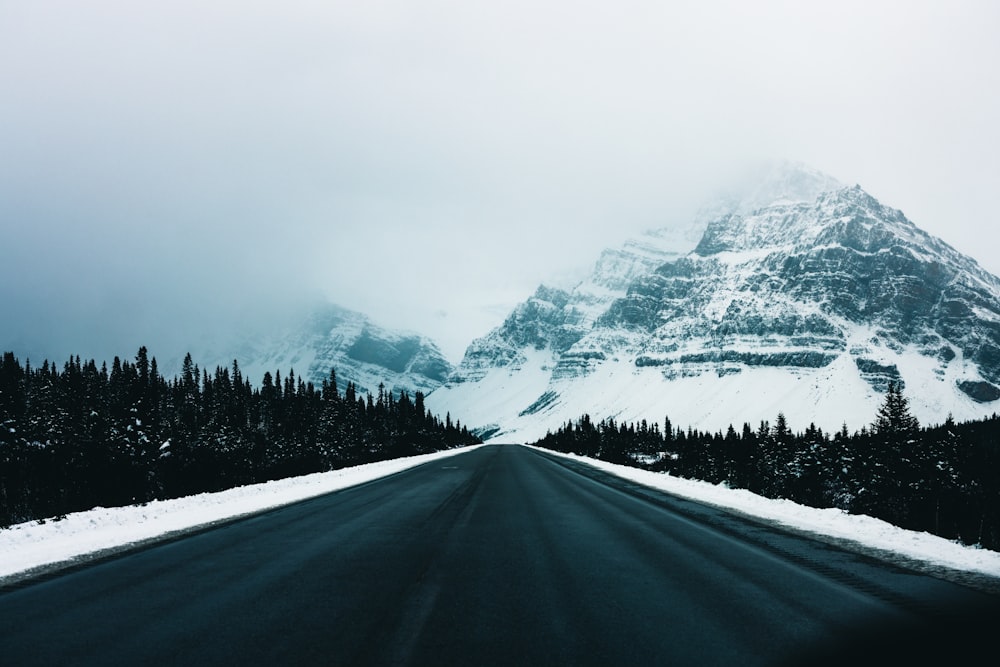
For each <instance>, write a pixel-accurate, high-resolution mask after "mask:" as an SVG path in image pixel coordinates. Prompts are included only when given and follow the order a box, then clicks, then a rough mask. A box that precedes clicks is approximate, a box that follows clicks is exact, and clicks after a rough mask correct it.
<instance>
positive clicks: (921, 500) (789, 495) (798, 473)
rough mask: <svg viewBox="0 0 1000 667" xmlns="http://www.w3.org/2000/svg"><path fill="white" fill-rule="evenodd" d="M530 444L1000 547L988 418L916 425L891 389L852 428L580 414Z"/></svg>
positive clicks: (999, 445)
mask: <svg viewBox="0 0 1000 667" xmlns="http://www.w3.org/2000/svg"><path fill="white" fill-rule="evenodd" d="M535 444H536V445H538V446H541V447H545V448H548V449H553V450H556V451H560V452H566V453H575V454H581V455H584V456H590V457H593V458H598V459H602V460H604V461H609V462H612V463H620V464H625V465H631V466H635V467H640V468H646V469H648V470H653V471H660V472H667V473H670V474H672V475H676V476H678V477H685V478H688V479H699V480H704V481H706V482H711V483H713V484H723V483H724V484H726V485H727V486H729V487H730V488H739V489H749V490H750V491H753V492H754V493H758V494H760V495H763V496H766V497H768V498H785V499H788V500H792V501H794V502H797V503H801V504H804V505H809V506H812V507H837V508H840V509H842V510H845V511H848V512H851V513H854V514H867V515H869V516H873V517H876V518H880V519H883V520H885V521H888V522H890V523H892V524H894V525H897V526H900V527H902V528H907V529H911V530H918V531H926V532H929V533H932V534H935V535H940V536H942V537H945V538H948V539H953V540H959V541H961V542H963V543H965V544H977V545H980V546H982V547H984V548H987V549H993V550H1000V417H998V416H997V415H995V414H994V415H993V416H992V417H990V418H987V419H981V420H975V421H970V422H965V423H955V421H954V420H953V419H952V418H951V417H950V416H949V418H948V419H947V420H946V421H945V423H944V424H941V425H938V426H933V427H928V428H922V427H921V426H920V424H919V423H918V421H917V419H916V418H915V417H913V416H912V415H911V414H910V412H909V405H908V401H907V399H906V397H905V396H903V394H902V392H901V391H900V390H899V389H898V387H896V386H895V385H891V386H890V387H889V391H888V393H887V394H886V398H885V401H884V403H883V404H882V406H881V407H880V409H879V410H878V413H877V415H876V418H875V421H874V422H873V423H872V424H871V426H870V427H865V428H863V429H861V430H860V431H857V432H854V433H849V432H848V429H847V426H846V425H844V426H843V427H842V428H841V429H840V430H839V431H838V432H836V433H833V434H830V433H825V432H824V431H823V430H822V429H820V428H817V427H816V426H815V425H813V424H810V425H809V427H808V428H807V429H805V431H802V432H793V431H792V429H791V428H790V427H789V424H788V420H787V419H786V418H785V415H784V414H778V416H777V418H776V419H775V422H774V423H773V424H771V423H769V422H767V421H764V422H761V423H760V425H759V426H758V427H757V428H753V427H751V426H750V424H744V425H743V428H742V429H741V430H737V429H735V428H733V426H729V428H728V429H727V430H726V432H725V433H723V432H721V431H718V432H715V433H711V432H703V431H697V430H693V429H690V428H688V429H686V430H685V429H682V428H675V427H674V426H673V425H672V424H671V422H670V419H669V418H667V419H666V420H665V421H664V424H663V427H662V429H661V427H660V425H659V424H656V423H653V424H649V423H648V422H647V421H646V420H642V421H641V422H639V423H638V424H634V423H630V424H625V423H620V424H619V423H616V422H615V421H614V420H613V419H604V420H602V421H600V422H598V423H596V424H595V423H593V422H592V420H591V418H590V417H589V416H588V415H584V416H583V417H581V418H580V419H578V420H577V421H576V422H569V423H567V424H565V425H564V426H563V427H561V428H560V429H558V430H557V431H556V432H555V433H551V432H550V433H548V434H547V435H546V436H545V438H543V439H542V440H540V441H538V442H537V443H535Z"/></svg>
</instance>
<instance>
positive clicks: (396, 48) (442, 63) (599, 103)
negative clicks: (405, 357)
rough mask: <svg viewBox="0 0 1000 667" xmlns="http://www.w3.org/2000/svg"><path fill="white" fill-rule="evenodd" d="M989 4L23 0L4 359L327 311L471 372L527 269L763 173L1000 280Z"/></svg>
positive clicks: (526, 288) (1, 216) (13, 71)
mask: <svg viewBox="0 0 1000 667" xmlns="http://www.w3.org/2000/svg"><path fill="white" fill-rule="evenodd" d="M998 18H1000V10H998V9H997V8H996V5H995V4H993V3H988V2H958V3H949V4H947V5H941V4H936V3H914V2H905V3H904V2H898V3H862V2H837V3H832V2H831V3H809V4H808V5H801V4H790V3H780V2H758V3H743V2H718V1H717V2H701V3H682V4H678V3H654V2H624V3H616V4H615V5H613V6H612V5H609V4H607V3H588V2H582V3H581V2H573V3H570V2H554V3H541V4H539V3H527V2H521V1H513V2H506V3H488V4H486V5H484V4H483V3H462V2H441V1H437V2H434V1H431V2H424V3H418V4H414V3H403V2H392V1H384V2H365V3H356V2H350V3H349V2H333V3H327V2H311V1H307V0H298V1H294V2H287V3H282V4H281V5H280V6H279V5H276V4H274V3H265V2H240V3H236V2H213V3H196V2H192V1H187V0H182V1H179V2H173V3H159V4H147V3H141V4H139V3H133V2H125V1H123V0H120V1H117V2H115V1H109V0H104V1H97V2H90V3H77V2H69V1H68V0H55V1H53V2H46V3H6V4H5V5H4V6H2V7H0V86H2V89H3V90H4V91H5V95H4V102H3V103H2V104H0V155H2V157H0V224H2V225H3V232H4V238H5V243H4V246H5V254H6V255H7V256H8V257H7V259H6V260H5V261H4V262H3V266H2V268H0V272H2V274H0V279H2V287H0V297H2V298H3V301H4V303H6V304H8V307H9V308H12V309H13V311H12V317H11V318H5V321H4V323H3V324H2V325H0V345H2V344H6V345H11V344H13V343H12V342H10V341H13V342H18V341H20V343H19V344H24V341H32V340H34V341H41V340H42V339H43V338H49V339H53V340H54V339H59V340H60V341H61V343H60V345H61V348H64V347H69V348H71V349H72V348H73V347H74V345H73V343H74V341H84V340H85V339H87V338H91V339H94V340H100V341H104V344H103V347H101V346H99V345H97V344H96V343H83V342H81V343H80V348H88V347H89V348H90V349H95V350H96V349H98V348H100V349H101V351H100V352H95V354H106V353H107V352H106V349H108V348H111V347H117V346H127V348H126V349H125V350H122V353H124V354H127V353H128V351H129V350H131V349H132V348H133V347H135V346H136V345H138V344H140V343H142V342H147V341H148V342H149V343H150V344H151V345H155V340H154V339H156V340H164V341H165V343H164V344H165V345H166V344H167V342H166V341H167V339H170V341H171V342H170V343H169V344H170V345H182V344H183V341H184V340H187V339H190V338H192V337H196V336H199V335H202V334H203V330H204V329H206V328H213V327H214V328H219V329H222V328H225V327H227V326H235V325H238V324H239V322H240V321H241V319H242V318H245V317H248V315H247V313H254V312H256V313H258V314H261V316H263V313H265V312H271V311H272V310H274V309H275V308H278V307H280V306H283V304H286V303H287V302H288V301H289V300H292V301H298V300H300V299H305V298H311V297H312V296H313V295H314V294H316V293H322V294H326V295H328V296H330V297H331V298H333V299H335V300H337V301H338V302H340V303H342V304H343V305H346V306H348V307H352V308H356V309H359V310H363V311H366V312H369V313H371V314H372V315H373V316H375V317H376V319H378V320H381V321H383V322H385V323H386V324H388V325H390V326H404V327H406V328H410V329H417V330H421V331H424V332H426V333H429V334H431V335H432V336H435V337H437V338H439V339H448V343H447V348H448V352H449V354H450V355H451V356H452V357H457V356H459V355H460V353H461V349H462V348H463V347H464V342H467V341H468V340H469V339H471V338H472V337H473V336H476V335H480V334H482V333H485V330H486V329H488V328H489V327H490V326H493V325H495V324H496V323H498V322H499V321H500V320H501V319H502V314H499V315H498V313H503V312H505V308H507V307H509V306H510V305H512V304H513V303H514V302H516V301H517V300H520V299H522V298H524V296H526V295H527V294H530V292H531V291H533V288H534V286H535V285H536V284H537V283H538V282H541V281H544V280H550V279H551V277H552V276H555V275H561V274H563V273H565V272H567V271H571V270H575V269H578V268H579V267H580V266H586V264H588V263H589V262H591V261H593V260H594V259H595V258H596V256H597V253H598V252H599V251H600V249H601V248H603V247H605V246H607V245H612V244H616V243H619V242H620V241H622V240H623V239H624V238H626V237H627V236H628V235H630V234H633V233H635V232H637V231H638V230H641V229H643V228H647V227H652V226H659V225H663V224H671V223H674V222H678V221H682V220H683V219H684V218H685V216H686V215H688V214H689V212H690V210H691V208H693V206H694V205H695V203H696V202H697V201H698V200H699V198H700V197H702V196H703V194H704V193H706V192H707V191H708V190H709V189H710V188H711V186H712V185H713V184H715V183H716V182H718V181H719V180H720V179H721V178H722V177H723V176H722V174H723V172H726V171H727V170H729V169H732V168H735V166H737V165H738V164H739V163H741V162H743V161H746V160H750V159H755V158H759V157H778V158H790V159H795V160H802V161H804V162H807V163H809V164H812V165H813V166H815V167H817V168H820V169H823V170H826V171H828V172H830V173H831V174H833V175H834V176H836V177H837V178H839V179H841V180H843V181H847V182H858V183H860V184H862V186H864V187H865V188H866V189H868V190H869V191H871V192H872V193H873V194H875V195H876V196H878V197H880V198H881V199H883V201H884V202H885V203H887V204H889V205H892V206H896V207H899V208H902V209H903V210H904V212H906V213H907V214H908V215H909V216H910V217H911V218H912V219H913V220H914V221H915V222H916V223H917V224H919V225H921V226H923V227H925V228H927V229H928V230H929V231H931V232H933V233H936V234H938V235H939V236H942V237H943V238H945V240H947V241H949V242H951V243H952V244H953V245H956V246H957V247H958V248H959V249H960V250H963V251H965V252H969V253H972V254H973V255H976V254H977V253H978V254H979V255H982V256H980V257H978V259H980V260H981V261H983V262H984V263H985V264H986V266H987V268H991V269H992V270H994V271H997V270H1000V264H998V263H997V262H996V260H994V259H993V258H992V253H986V252H984V248H989V247H992V246H990V245H989V244H990V243H993V244H995V243H996V239H995V237H994V236H992V232H989V233H987V232H985V231H984V228H983V222H984V221H985V220H988V216H989V215H990V212H991V211H992V208H993V204H992V198H993V194H992V193H993V189H994V186H995V183H996V182H998V179H1000V161H998V159H997V157H996V156H997V155H998V154H1000V151H998V150H997V149H998V147H1000V146H998V145H1000V129H998V126H997V124H996V123H995V118H997V117H998V116H1000V100H998V93H997V92H996V91H997V90H1000V81H998V78H1000V74H998V70H997V68H995V67H994V66H993V64H994V63H996V62H998V61H1000V45H998V42H997V40H996V39H995V38H994V35H993V34H992V33H993V26H996V25H997V24H998V21H997V19H998ZM984 241H985V242H986V243H985V244H984ZM11 249H16V251H13V252H12V250H11ZM305 295H308V297H307V296H305ZM11 304H13V305H11ZM442 310H443V311H446V312H447V313H448V316H447V317H440V316H439V314H438V313H439V312H440V311H442ZM43 314H44V316H43ZM40 328H41V329H40ZM40 330H44V331H45V335H44V336H43V335H42V333H40ZM88 332H91V333H90V334H88ZM132 339H142V340H132ZM130 340H131V342H130ZM40 347H46V349H48V348H51V345H50V344H46V346H40ZM61 348H60V349H61ZM79 351H80V352H82V353H84V354H88V351H87V349H79ZM67 353H68V352H67Z"/></svg>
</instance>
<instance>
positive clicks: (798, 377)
mask: <svg viewBox="0 0 1000 667" xmlns="http://www.w3.org/2000/svg"><path fill="white" fill-rule="evenodd" d="M790 172H794V169H785V170H784V172H783V173H779V174H777V175H776V174H774V173H772V174H770V175H769V176H768V177H767V178H765V179H764V181H763V182H762V183H761V184H760V185H758V186H757V187H756V188H753V189H752V191H751V194H750V195H749V196H748V197H747V198H745V199H744V200H742V201H738V202H733V201H730V202H728V204H726V203H724V204H723V205H721V206H718V207H716V212H717V215H716V216H715V217H714V218H713V219H712V220H711V221H710V222H708V224H707V226H706V227H705V231H704V234H703V235H702V237H701V240H700V241H699V242H698V243H697V246H696V247H695V248H694V250H693V251H692V252H690V253H689V254H687V255H685V256H683V257H678V258H675V259H672V260H671V261H667V262H664V263H663V264H661V265H660V266H659V267H658V268H656V269H654V270H650V271H645V272H639V273H640V274H641V275H637V276H632V277H631V282H630V283H629V287H628V290H627V294H625V295H623V296H622V297H620V298H617V299H615V300H613V301H612V302H611V303H610V304H608V305H607V307H606V308H605V309H604V312H603V313H602V314H601V315H599V316H597V317H596V318H594V319H593V320H592V322H591V323H590V324H589V326H588V327H587V331H586V333H584V334H583V335H580V336H579V337H577V338H576V339H575V340H573V341H572V343H571V344H569V345H565V343H562V344H561V345H560V344H553V341H554V340H555V341H557V342H558V339H553V338H548V339H544V340H543V339H541V338H536V339H532V341H531V342H532V343H533V346H532V348H531V350H530V351H531V352H532V353H533V354H535V355H536V357H537V358H541V361H542V363H538V361H537V359H536V362H535V364H534V365H530V364H528V365H526V364H524V363H522V364H521V365H520V366H512V365H509V364H508V365H503V364H494V365H493V366H492V367H490V368H488V369H485V371H486V372H484V365H483V364H481V363H480V365H479V366H478V367H477V374H478V375H477V376H473V377H474V378H475V381H474V383H473V384H474V386H472V387H469V386H463V382H462V381H463V380H465V381H466V382H467V381H468V379H470V377H468V376H463V373H464V372H465V369H466V368H467V363H466V362H467V361H468V360H469V357H468V355H467V358H466V360H464V361H463V364H462V365H461V366H460V367H459V369H458V370H457V371H456V373H455V374H453V376H452V378H451V379H450V380H449V383H448V385H446V386H445V387H443V388H442V389H440V390H438V391H437V392H435V394H433V395H432V396H431V401H432V402H433V404H434V409H437V410H442V409H452V410H455V411H460V412H461V414H463V415H466V419H467V423H470V424H476V421H475V419H474V417H475V418H478V419H480V420H481V424H482V425H486V424H493V425H494V426H492V427H491V428H492V429H494V430H495V433H496V435H501V434H504V435H506V436H507V437H524V438H526V439H527V438H534V437H538V436H540V435H543V434H544V432H545V430H547V429H554V428H556V427H557V426H559V425H560V423H562V422H565V421H566V420H567V419H571V418H575V417H577V416H579V415H580V414H583V413H588V414H591V416H592V417H594V418H598V419H599V418H602V417H609V416H610V417H615V418H616V419H627V420H638V419H642V418H647V419H648V418H652V419H658V418H662V417H663V416H664V415H669V416H670V418H671V419H672V420H673V421H674V422H675V423H679V424H683V425H689V424H690V425H692V426H695V427H697V428H702V429H712V430H715V429H724V428H725V427H726V426H727V425H728V424H729V423H734V424H735V425H737V426H739V425H741V424H742V422H744V421H746V422H749V423H751V424H756V423H758V422H759V421H760V420H764V419H773V418H774V417H775V415H776V414H777V413H778V412H779V411H783V412H784V413H785V414H786V415H787V416H788V418H789V419H790V420H791V422H792V426H793V427H798V428H804V427H805V426H806V425H807V424H808V423H809V422H815V423H816V424H817V425H818V426H821V427H823V428H825V429H828V430H831V429H836V428H839V427H840V426H841V424H842V423H847V424H848V425H849V426H850V427H851V428H852V429H855V428H860V427H861V426H863V425H865V424H866V423H869V422H870V421H871V419H872V417H873V415H874V412H875V409H876V407H877V406H878V404H879V403H880V401H881V397H882V392H884V391H885V389H886V387H887V386H888V383H889V382H890V381H894V382H899V383H900V384H902V385H903V386H904V387H905V390H906V393H907V396H908V397H909V398H910V399H911V402H912V407H913V409H914V412H915V413H916V414H917V416H918V417H920V418H921V419H922V420H924V421H943V420H944V418H945V417H946V416H947V415H948V413H953V414H954V416H955V417H956V418H970V417H974V416H980V415H982V414H989V413H991V412H993V411H994V407H995V405H996V403H995V401H996V400H997V399H998V398H1000V388H998V384H1000V280H998V279H997V278H996V277H994V276H992V275H990V274H989V273H987V272H985V271H984V270H982V269H981V268H980V267H979V266H978V264H976V263H975V261H974V260H971V259H969V258H967V257H964V256H962V255H961V254H960V253H958V252H957V251H955V250H954V249H952V248H951V247H950V246H948V245H947V244H945V243H943V242H942V241H940V240H938V239H935V238H933V237H931V236H929V235H928V234H926V233H924V232H922V231H921V230H920V229H918V228H917V227H916V226H915V225H913V223H911V222H910V221H909V220H907V219H906V218H905V217H904V216H903V214H902V213H900V212H899V211H896V210H894V209H891V208H888V207H885V206H883V205H882V204H880V203H879V202H878V201H876V200H875V199H874V198H873V197H871V196H870V195H868V194H867V193H865V192H864V191H863V190H861V189H860V188H859V187H856V186H855V187H852V188H843V187H839V188H836V189H834V190H832V191H828V192H826V193H823V194H819V193H817V192H816V190H817V189H820V187H823V186H826V185H830V184H834V185H835V182H834V181H832V179H823V178H820V177H817V176H816V173H815V172H811V171H803V172H802V173H799V174H798V175H796V174H794V173H790ZM802 183H809V184H812V185H814V186H819V187H813V188H809V187H800V185H801V184H802ZM761 197H764V198H767V197H773V198H774V199H773V201H771V202H770V203H769V204H766V205H763V206H761V205H760V198H761ZM537 297H538V295H536V299H537ZM529 303H530V302H529ZM548 303H551V304H552V305H553V306H557V305H558V304H556V303H555V302H552V301H549V302H548ZM519 308H520V307H519ZM516 312H517V311H516ZM528 320H530V318H524V317H522V318H520V319H518V318H512V319H508V321H507V322H505V324H504V326H503V327H501V328H500V329H499V330H498V331H495V332H492V333H491V334H490V336H488V337H487V339H486V340H490V339H491V338H492V339H495V338H497V337H501V338H503V339H504V340H505V341H507V342H508V343H511V347H510V348H509V349H508V355H509V356H511V357H514V356H516V355H517V354H518V353H520V354H521V355H522V357H524V358H525V359H527V358H528V356H527V354H526V353H527V352H528V348H527V346H525V345H521V346H520V347H518V346H517V345H516V344H515V343H516V342H517V341H518V338H517V336H516V335H515V333H516V332H517V331H519V330H520V326H521V325H522V324H524V323H525V321H528ZM474 346H475V344H474ZM471 349H472V348H470V350H471ZM546 355H547V356H546ZM529 378H530V382H527V381H526V380H528V379H529ZM511 388H514V389H511ZM515 389H516V391H515ZM483 397H486V398H487V399H488V400H487V401H486V403H484V404H482V407H481V409H477V404H481V403H482V402H481V400H480V399H481V398H483ZM501 408H503V409H501ZM491 410H492V413H491V412H490V411H491Z"/></svg>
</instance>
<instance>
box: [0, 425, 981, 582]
mask: <svg viewBox="0 0 1000 667" xmlns="http://www.w3.org/2000/svg"><path fill="white" fill-rule="evenodd" d="M481 446H482V445H474V446H473V447H465V448H462V449H451V450H446V451H443V452H435V453H433V454H424V455H421V456H412V457H407V458H402V459H394V460H391V461H379V462H377V463H369V464H366V465H361V466H355V467H353V468H343V469H341V470H334V471H331V472H325V473H316V474H313V475H305V476H302V477H293V478H289V479H283V480H276V481H273V482H265V483H263V484H254V485H251V486H243V487H237V488H235V489H229V490H227V491H220V492H218V493H203V494H199V495H196V496H188V497H186V498H176V499H173V500H163V501H153V502H150V503H148V504H146V505H144V506H129V507H114V508H103V507H98V508H94V509H92V510H87V511H84V512H75V513H73V514H70V515H68V516H67V517H66V518H65V519H62V520H60V521H53V520H49V521H46V522H45V523H39V522H37V521H30V522H27V523H22V524H17V525H15V526H11V527H10V528H6V529H3V530H0V583H2V582H3V580H4V579H5V578H6V579H8V580H14V579H17V578H18V576H19V575H23V574H24V573H27V572H28V571H31V570H35V569H36V568H44V567H45V566H47V565H52V564H56V563H64V562H71V561H73V560H74V559H81V558H82V557H85V556H87V555H89V554H95V553H99V552H106V551H108V550H114V549H116V548H122V547H126V546H127V545H130V544H135V543H139V542H143V541H145V540H152V539H155V538H157V537H159V536H162V535H166V534H170V533H176V532H181V531H186V530H192V529H196V528H198V527H200V526H206V525H209V524H212V523H215V522H219V521H224V520H226V519H230V518H234V517H238V516H241V515H246V514H253V513H255V512H260V511H262V510H266V509H270V508H274V507H279V506H281V505H286V504H289V503H293V502H296V501H299V500H304V499H306V498H311V497H314V496H319V495H322V494H324V493H330V492H332V491H336V490H339V489H344V488H347V487H349V486H355V485H357V484H362V483H365V482H368V481H371V480H374V479H378V478H380V477H385V476H387V475H391V474H393V473H396V472H400V471H403V470H406V469H408V468H412V467H415V466H418V465H421V464H423V463H428V462H430V461H435V460H437V459H442V458H446V457H450V456H454V455H455V454H459V453H462V452H467V451H470V450H471V449H474V448H476V447H481ZM535 449H538V448H535ZM540 451H544V452H546V453H548V454H553V455H557V456H563V457H566V458H569V459H574V460H577V461H581V462H583V463H587V464H590V465H592V466H594V467H596V468H600V469H602V470H604V471H606V472H609V473H612V474H614V475H617V476H619V477H622V478H625V479H628V480H631V481H633V482H636V483H639V484H643V485H645V486H648V487H652V488H654V489H660V490H662V491H666V492H667V493H671V494H675V495H678V496H683V497H686V498H690V499H692V500H697V501H700V502H704V503H707V504H711V505H716V506H719V507H725V508H730V509H733V510H737V511H739V512H742V513H744V514H748V515H751V516H756V517H759V518H761V519H765V520H768V521H775V522H778V523H781V524H784V525H786V526H789V527H791V528H794V529H798V530H803V531H808V532H811V533H816V534H819V535H826V536H829V537H832V538H837V539H844V540H850V541H853V542H857V543H860V544H864V545H866V546H869V547H872V548H874V549H880V550H884V551H890V552H894V553H897V554H901V555H903V556H905V557H908V558H912V559H914V560H917V561H921V562H925V563H930V564H934V565H939V566H942V567H946V568H953V569H957V570H964V571H968V572H978V573H982V574H986V575H989V576H994V577H1000V552H995V551H989V550H986V549H978V548H975V547H968V546H963V545H961V544H958V543H956V542H952V541H950V540H946V539H944V538H941V537H937V536H934V535H930V534H929V533H918V532H914V531H909V530H903V529H902V528H897V527H896V526H893V525H891V524H889V523H886V522H885V521H881V520H879V519H873V518H871V517H868V516H859V515H851V514H848V513H846V512H843V511H842V510H838V509H832V508H829V509H816V508H812V507H805V506H803V505H797V504H795V503H793V502H791V501H788V500H772V499H769V498H764V497H762V496H759V495H756V494H754V493H751V492H749V491H746V490H744V489H729V488H727V487H725V486H724V485H714V484H709V483H707V482H699V481H695V480H686V479H681V478H678V477H671V476H669V475H665V474H663V473H654V472H649V471H647V470H639V469H637V468H630V467H628V466H622V465H616V464H613V463H606V462H604V461H598V460H595V459H590V458H586V457H583V456H577V455H574V454H560V453H558V452H553V451H550V450H547V449H541V450H540Z"/></svg>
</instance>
